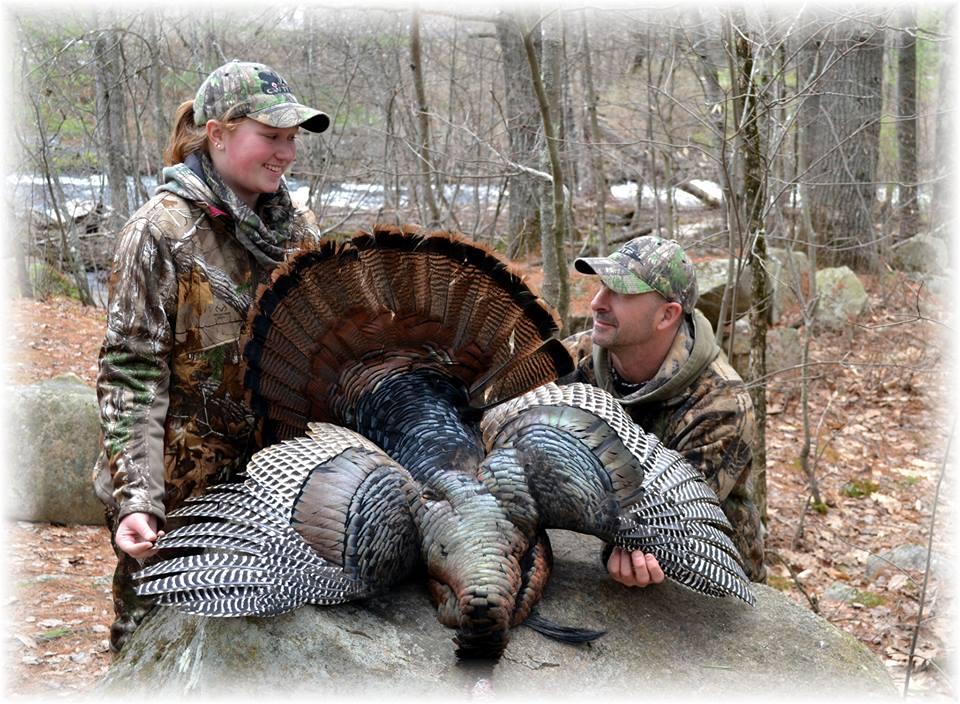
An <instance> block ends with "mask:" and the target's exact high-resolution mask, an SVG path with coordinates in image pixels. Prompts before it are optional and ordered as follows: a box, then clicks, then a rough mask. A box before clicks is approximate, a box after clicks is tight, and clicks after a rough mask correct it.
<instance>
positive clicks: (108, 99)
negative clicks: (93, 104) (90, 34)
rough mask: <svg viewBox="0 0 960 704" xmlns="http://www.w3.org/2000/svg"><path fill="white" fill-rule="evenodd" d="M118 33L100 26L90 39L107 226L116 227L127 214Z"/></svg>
mask: <svg viewBox="0 0 960 704" xmlns="http://www.w3.org/2000/svg"><path fill="white" fill-rule="evenodd" d="M119 42H120V34H119V33H118V32H116V31H114V30H103V31H101V32H100V33H99V34H98V35H97V38H96V39H95V40H94V61H95V63H96V65H97V72H96V87H97V118H98V119H97V134H98V141H99V145H100V153H101V154H102V155H103V158H104V163H105V164H106V167H107V181H108V183H109V184H110V205H111V206H112V208H113V213H112V216H111V218H110V222H109V225H108V227H109V229H111V230H118V229H120V227H121V226H122V225H123V223H124V222H126V220H127V218H128V217H129V216H130V204H129V198H128V196H127V176H128V175H130V169H129V166H128V163H127V161H128V160H127V140H126V139H125V136H124V134H125V127H124V126H125V124H126V110H125V102H124V99H123V85H122V83H121V77H122V76H123V64H122V59H121V56H120V50H119Z"/></svg>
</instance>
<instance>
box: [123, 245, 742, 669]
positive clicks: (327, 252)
mask: <svg viewBox="0 0 960 704" xmlns="http://www.w3.org/2000/svg"><path fill="white" fill-rule="evenodd" d="M249 327H250V331H251V332H250V339H249V342H248V343H247V344H246V347H245V356H246V357H247V360H248V370H247V373H246V379H245V380H246V383H247V385H248V388H249V389H250V401H251V405H252V406H253V408H254V409H255V410H256V411H257V413H258V414H259V415H260V416H261V418H262V440H263V443H264V445H266V446H267V447H266V449H264V450H261V451H260V452H258V453H257V454H256V455H254V457H253V458H252V460H251V462H250V463H249V465H248V468H247V478H246V480H245V481H244V483H243V484H239V485H226V486H221V487H216V488H214V489H212V490H211V491H210V492H208V493H207V494H206V495H204V496H201V497H197V498H196V499H193V500H191V501H190V502H189V503H188V504H187V505H186V506H185V507H183V508H182V509H181V510H179V511H178V512H176V513H174V514H171V516H170V518H171V519H172V521H174V522H177V521H179V522H184V523H185V525H183V526H181V527H174V528H173V529H172V530H169V532H168V533H167V535H166V536H164V537H163V538H162V539H161V540H160V541H159V542H158V548H160V552H161V556H169V555H172V556H171V557H169V559H165V560H164V561H162V562H160V563H158V564H156V565H154V566H151V567H148V568H147V569H145V570H143V571H141V572H140V573H139V574H138V579H139V580H140V581H141V584H140V586H139V588H138V591H139V592H140V593H141V594H153V595H157V596H158V599H159V603H161V604H173V605H176V606H178V607H179V608H181V609H184V610H186V611H189V612H192V613H199V614H206V615H211V616H241V615H267V614H276V613H281V612H283V611H287V610H290V609H294V608H296V607H298V606H300V605H302V604H305V603H315V604H332V603H340V602H343V601H347V600H350V599H357V598H362V597H364V596H367V595H370V594H372V593H375V592H378V591H382V590H385V589H387V588H388V587H389V586H390V585H391V584H393V583H395V582H396V581H397V580H399V579H401V578H403V577H404V576H406V575H408V574H410V573H411V572H412V570H413V569H414V567H415V565H417V564H423V565H424V566H425V568H426V571H427V575H428V586H429V589H430V593H431V596H432V597H433V599H434V601H435V603H436V604H437V610H438V618H439V620H440V621H441V622H442V623H444V624H445V625H447V626H450V627H452V628H455V629H456V630H457V634H456V637H455V642H456V643H457V645H458V649H457V654H458V655H459V656H460V657H480V658H496V657H499V656H500V655H501V654H502V652H503V649H504V647H505V646H506V643H507V640H508V638H509V631H510V628H511V627H514V626H517V625H519V624H521V623H523V622H524V621H527V622H528V623H529V624H531V625H533V626H534V627H535V628H537V629H538V630H542V631H544V632H548V633H552V634H553V635H557V636H560V637H566V638H569V639H577V638H582V639H589V638H591V637H595V636H597V635H599V634H597V633H594V632H586V631H583V632H580V631H575V630H574V629H564V628H563V627H555V626H553V625H552V624H549V623H547V622H545V621H543V620H542V619H539V618H536V617H532V618H531V611H532V609H533V607H534V606H535V605H536V603H537V602H538V601H539V599H540V596H541V594H542V591H543V588H544V586H545V585H546V582H547V579H548V577H549V573H550V569H551V563H552V558H551V553H550V544H549V540H548V538H547V533H546V532H545V531H546V529H547V528H566V529H570V530H576V531H580V532H584V533H591V534H594V535H598V536H600V537H601V538H603V539H604V540H607V541H608V542H611V543H613V544H616V545H621V546H624V547H627V548H630V549H643V550H645V551H647V552H653V553H654V554H655V555H657V557H658V559H659V560H660V562H661V564H662V565H663V567H664V572H665V573H666V574H667V575H668V576H669V577H671V578H673V579H675V580H677V581H678V582H680V583H681V584H685V585H687V586H688V587H690V588H692V589H695V590H698V591H701V592H703V593H705V594H709V595H712V596H724V595H727V594H732V595H735V596H737V597H739V598H741V599H743V600H745V601H747V602H749V603H753V596H752V594H751V593H750V590H749V587H748V586H747V580H746V577H745V575H744V573H743V570H742V569H741V567H740V565H739V562H738V556H737V553H736V550H735V548H734V547H733V545H732V543H731V542H730V540H729V538H727V536H726V535H725V534H724V532H723V531H724V530H726V529H728V528H729V525H728V524H727V522H726V519H725V517H724V515H723V513H722V511H721V510H720V509H719V506H718V504H717V500H716V498H715V497H714V496H713V495H712V493H711V492H710V490H709V489H708V488H707V487H706V486H705V484H704V483H703V481H702V478H701V477H700V476H699V475H698V474H697V473H696V472H695V471H694V470H693V469H692V468H690V467H689V466H688V465H687V464H686V463H685V462H683V460H682V459H681V458H680V457H679V455H677V454H676V453H674V452H672V451H669V450H666V449H665V448H664V447H663V446H662V445H661V444H660V443H659V442H658V441H657V440H656V438H654V437H653V436H650V435H647V434H645V433H644V432H643V431H642V430H640V429H639V428H637V426H636V425H635V424H633V423H632V422H631V421H630V419H629V418H628V417H627V416H626V415H625V414H624V412H623V411H622V409H620V407H619V406H618V405H617V403H616V402H615V401H614V400H613V399H612V397H610V396H609V395H608V394H606V393H605V392H603V391H601V390H599V389H596V388H594V387H589V386H583V385H579V384H576V385H571V386H564V387H560V386H557V385H556V384H554V383H551V382H552V381H553V380H554V379H556V378H558V377H559V376H561V375H563V374H565V373H566V372H567V371H569V370H570V368H571V364H572V362H571V360H570V358H569V356H568V355H567V354H566V352H565V350H564V349H563V347H562V345H560V344H559V343H558V342H557V341H556V340H555V339H552V338H551V335H552V334H554V333H555V332H556V320H555V318H554V317H553V314H552V312H551V311H550V309H549V308H548V307H547V306H546V305H545V304H544V303H543V302H542V301H540V300H539V299H538V298H537V297H536V296H535V295H533V294H532V293H531V292H530V290H529V289H528V288H527V287H526V286H525V285H524V284H523V282H522V280H521V279H520V278H519V277H517V276H516V275H515V274H513V273H512V272H511V271H510V270H509V268H508V267H507V266H506V265H505V264H504V263H503V262H501V261H500V260H499V259H497V258H496V257H495V256H494V255H492V254H491V253H489V252H487V251H485V250H483V249H481V248H479V247H477V246H476V245H474V244H471V243H469V242H467V241H465V240H464V239H461V238H459V237H456V236H451V235H448V234H436V233H434V234H417V233H416V232H414V231H411V230H409V229H407V230H400V229H396V228H380V229H377V230H375V231H374V232H373V233H371V234H361V235H359V236H357V237H355V238H354V239H353V240H351V241H350V242H348V243H345V244H334V243H324V244H323V245H322V246H320V247H319V248H318V249H316V250H312V251H308V252H304V253H302V254H300V255H298V256H296V257H294V258H293V259H291V260H290V261H289V262H288V263H287V264H285V265H284V266H282V267H280V270H279V271H278V272H277V273H275V275H274V277H273V279H272V281H271V284H270V285H269V286H268V287H267V288H265V289H264V290H262V291H261V292H260V293H259V295H258V301H257V304H256V305H255V306H254V309H253V310H252V311H251V318H250V326H249ZM529 389H533V390H532V391H529V392H527V391H528V390H529ZM525 392H527V393H525ZM520 394H522V395H520ZM511 398H512V399H513V400H509V399H511ZM482 409H487V410H486V411H485V413H484V414H483V416H482V422H481V410H482ZM318 421H320V422H318ZM184 551H187V552H188V554H183V552H184Z"/></svg>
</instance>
